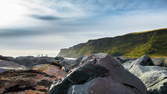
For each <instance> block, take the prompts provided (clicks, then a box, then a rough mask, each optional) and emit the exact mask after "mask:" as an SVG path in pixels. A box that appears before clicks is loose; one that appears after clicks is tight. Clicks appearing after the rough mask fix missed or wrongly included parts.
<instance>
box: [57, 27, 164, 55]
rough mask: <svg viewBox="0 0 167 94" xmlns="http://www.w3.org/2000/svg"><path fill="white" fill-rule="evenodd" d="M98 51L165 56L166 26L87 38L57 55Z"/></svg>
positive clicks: (113, 53)
mask: <svg viewBox="0 0 167 94" xmlns="http://www.w3.org/2000/svg"><path fill="white" fill-rule="evenodd" d="M100 52H102V53H109V54H112V55H114V56H129V57H140V56H142V55H144V54H148V55H150V56H154V57H166V56H167V28H164V29H157V30H152V31H145V32H136V33H129V34H126V35H122V36H117V37H108V38H101V39H96V40H89V41H88V42H86V43H81V44H78V45H75V46H73V47H70V48H67V49H61V50H60V53H59V54H58V56H62V57H72V58H74V57H79V56H83V55H90V54H93V53H100Z"/></svg>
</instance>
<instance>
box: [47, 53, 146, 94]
mask: <svg viewBox="0 0 167 94" xmlns="http://www.w3.org/2000/svg"><path fill="white" fill-rule="evenodd" d="M83 62H84V63H82V64H81V65H79V67H78V68H75V69H74V70H73V71H72V72H71V73H70V74H69V75H67V77H65V78H64V79H63V80H61V81H58V82H55V83H53V84H52V85H51V88H50V90H49V94H146V87H145V86H144V84H143V83H142V82H141V81H140V80H139V79H138V78H137V77H136V76H134V75H133V74H131V73H130V72H128V71H127V70H126V69H124V67H123V66H122V65H121V64H120V63H119V62H118V60H116V59H114V58H113V57H111V56H109V55H103V56H102V55H100V57H99V56H90V57H88V58H87V59H85V60H84V61H83Z"/></svg>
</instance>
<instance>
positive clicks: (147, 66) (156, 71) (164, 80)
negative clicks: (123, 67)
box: [128, 56, 167, 94]
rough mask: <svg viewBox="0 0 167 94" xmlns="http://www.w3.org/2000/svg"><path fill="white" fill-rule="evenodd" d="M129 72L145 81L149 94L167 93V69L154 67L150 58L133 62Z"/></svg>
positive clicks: (146, 57)
mask: <svg viewBox="0 0 167 94" xmlns="http://www.w3.org/2000/svg"><path fill="white" fill-rule="evenodd" d="M148 61H149V62H148ZM154 63H155V61H154ZM128 70H129V71H130V72H131V73H133V74H134V75H136V76H137V77H139V78H140V79H141V80H142V81H143V83H144V84H145V85H146V87H147V91H148V94H166V93H167V68H166V67H160V66H155V65H153V62H152V60H151V58H150V57H148V56H143V57H141V58H139V59H137V60H135V61H133V62H132V63H131V65H130V67H129V68H128Z"/></svg>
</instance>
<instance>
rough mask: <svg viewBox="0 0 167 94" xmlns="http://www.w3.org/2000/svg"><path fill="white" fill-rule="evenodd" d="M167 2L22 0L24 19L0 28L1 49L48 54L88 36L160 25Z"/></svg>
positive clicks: (100, 36)
mask: <svg viewBox="0 0 167 94" xmlns="http://www.w3.org/2000/svg"><path fill="white" fill-rule="evenodd" d="M22 1H23V0H22ZM166 3H167V1H166V0H24V3H23V4H22V5H24V6H25V7H26V8H27V9H28V10H29V12H28V13H27V14H25V15H24V17H25V18H26V19H22V20H20V21H17V23H15V24H16V25H17V27H16V26H13V27H8V28H1V29H0V43H1V46H0V49H5V50H15V51H14V52H13V53H15V52H16V51H19V50H20V51H22V52H19V53H18V54H21V55H23V54H27V53H24V50H25V51H27V52H28V51H29V53H31V54H32V52H33V51H34V49H35V50H40V51H42V50H43V49H45V50H47V51H48V53H50V52H51V51H53V52H54V51H56V52H57V51H58V50H59V49H61V48H66V47H70V46H73V45H75V44H78V43H81V42H86V41H87V40H89V39H97V38H102V37H113V36H117V35H121V34H125V33H130V32H136V31H143V30H151V29H156V28H163V27H166V25H167V20H166V19H165V18H167V12H166V11H165V10H166V9H167V6H165V4H166ZM27 17H28V18H29V19H27ZM30 19H31V20H30ZM24 22H26V23H25V24H24V26H23V25H22V23H24ZM1 52H3V51H2V50H1V51H0V53H1ZM34 52H36V53H38V51H34ZM7 53H10V51H8V52H7ZM13 53H11V54H13ZM33 54H34V53H33ZM50 54H51V53H50Z"/></svg>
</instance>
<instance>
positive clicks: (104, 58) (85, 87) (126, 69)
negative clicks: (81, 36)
mask: <svg viewBox="0 0 167 94" xmlns="http://www.w3.org/2000/svg"><path fill="white" fill-rule="evenodd" d="M0 60H1V61H0V68H1V69H0V70H1V73H0V94H166V92H167V84H166V83H167V67H166V60H165V58H150V57H149V56H147V55H144V56H142V57H140V58H126V57H113V56H111V55H108V54H104V53H98V54H93V55H90V56H82V57H79V58H77V59H65V58H63V57H55V58H53V57H19V59H18V58H11V57H3V56H1V58H0ZM2 61H3V62H2ZM4 63H6V64H4ZM10 63H11V65H10ZM4 66H5V67H10V68H11V67H12V68H13V69H7V70H5V69H3V68H4ZM14 68H16V70H14ZM18 69H19V70H18Z"/></svg>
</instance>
